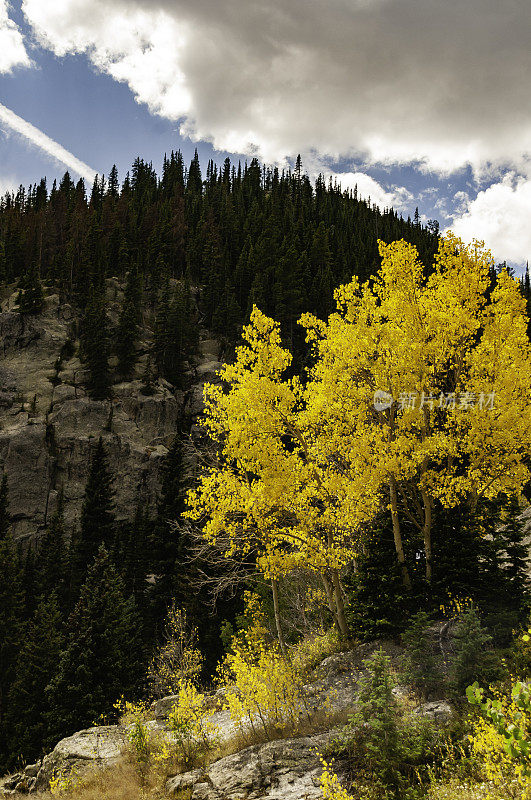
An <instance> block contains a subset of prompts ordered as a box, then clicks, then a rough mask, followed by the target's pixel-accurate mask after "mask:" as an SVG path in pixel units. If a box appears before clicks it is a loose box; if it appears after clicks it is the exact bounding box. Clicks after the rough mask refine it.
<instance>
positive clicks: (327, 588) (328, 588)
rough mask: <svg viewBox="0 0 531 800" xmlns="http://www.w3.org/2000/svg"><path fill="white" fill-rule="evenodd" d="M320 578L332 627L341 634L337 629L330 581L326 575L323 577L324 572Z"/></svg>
mask: <svg viewBox="0 0 531 800" xmlns="http://www.w3.org/2000/svg"><path fill="white" fill-rule="evenodd" d="M321 578H322V580H323V586H324V590H325V594H326V600H327V603H328V608H329V610H330V613H331V614H332V619H333V620H334V625H335V626H336V628H337V630H338V633H341V628H340V627H339V622H338V619H337V612H336V609H335V607H334V590H333V588H332V584H331V583H330V580H329V579H328V575H325V573H324V572H322V573H321Z"/></svg>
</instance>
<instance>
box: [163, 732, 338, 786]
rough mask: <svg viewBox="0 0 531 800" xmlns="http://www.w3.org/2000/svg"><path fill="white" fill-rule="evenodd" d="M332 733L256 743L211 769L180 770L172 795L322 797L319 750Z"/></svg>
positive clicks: (218, 762)
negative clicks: (182, 771)
mask: <svg viewBox="0 0 531 800" xmlns="http://www.w3.org/2000/svg"><path fill="white" fill-rule="evenodd" d="M327 741H328V735H327V734H321V735H319V736H304V737H300V738H297V739H279V740H278V741H274V742H267V743H266V744H263V745H254V746H253V747H247V748H246V749H245V750H241V751H240V752H239V753H235V754H234V755H230V756H225V758H221V759H220V760H219V761H215V762H214V763H213V764H211V765H210V766H209V767H207V768H206V769H203V770H202V769H195V770H192V771H190V772H185V773H183V774H182V775H176V776H175V777H174V778H171V779H170V780H169V781H168V782H167V784H166V791H167V793H168V794H169V795H170V797H175V798H185V797H186V798H187V800H242V798H249V800H250V799H251V798H253V800H317V798H321V797H322V791H321V788H320V783H319V777H320V774H321V765H320V762H319V756H318V752H320V751H322V749H323V748H324V747H325V745H326V743H327Z"/></svg>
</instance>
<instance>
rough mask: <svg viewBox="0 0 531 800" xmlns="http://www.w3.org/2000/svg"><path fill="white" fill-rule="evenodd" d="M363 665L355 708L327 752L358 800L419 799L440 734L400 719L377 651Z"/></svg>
mask: <svg viewBox="0 0 531 800" xmlns="http://www.w3.org/2000/svg"><path fill="white" fill-rule="evenodd" d="M363 666H364V668H365V670H366V672H365V674H364V675H363V677H362V679H361V681H360V694H359V708H358V710H357V711H356V713H355V714H353V715H352V716H351V717H350V720H349V722H348V724H347V725H346V726H345V727H344V728H343V730H342V732H341V733H340V734H339V735H338V736H337V737H336V738H335V739H333V740H332V742H331V744H330V746H329V748H328V750H327V753H328V754H331V755H336V756H342V757H343V758H344V759H345V761H346V764H347V767H348V769H349V773H350V776H351V778H352V779H353V781H354V784H355V787H356V791H357V792H358V795H356V796H359V797H360V798H361V797H363V798H367V800H369V798H371V800H372V798H374V800H376V799H378V800H380V799H381V800H383V798H391V797H393V798H403V799H404V800H406V798H407V800H412V798H415V797H420V796H421V793H422V789H421V783H422V781H423V780H424V778H425V776H426V774H427V770H428V767H429V765H430V764H431V763H433V761H434V760H435V758H436V757H437V751H438V749H439V748H440V744H441V732H440V731H439V730H438V728H437V726H436V725H435V724H434V723H432V722H431V721H429V720H425V719H422V718H419V719H412V718H411V717H409V718H408V717H406V718H402V717H401V716H400V713H399V708H398V704H397V701H396V699H395V697H394V695H393V687H394V677H393V674H392V671H391V662H390V659H389V657H388V656H387V655H386V654H385V652H384V651H383V650H382V649H380V650H377V651H376V652H375V653H374V654H373V655H372V656H371V657H370V658H368V659H366V660H365V661H364V662H363Z"/></svg>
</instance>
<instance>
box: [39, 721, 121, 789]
mask: <svg viewBox="0 0 531 800" xmlns="http://www.w3.org/2000/svg"><path fill="white" fill-rule="evenodd" d="M123 747H124V732H123V729H122V728H120V727H119V726H118V725H106V726H100V727H97V728H87V730H83V731H78V732H77V733H74V735H73V736H68V737H67V738H66V739H61V741H60V742H59V743H58V744H57V745H56V746H55V748H54V749H53V750H52V752H51V753H50V754H49V755H47V756H46V757H45V758H44V759H43V761H42V764H41V766H40V768H39V771H38V773H37V775H36V777H35V783H34V786H33V787H32V788H34V789H46V788H47V787H48V784H49V782H50V779H51V778H52V777H53V776H54V774H61V773H63V774H65V773H69V772H70V771H71V770H74V771H75V772H76V774H78V775H79V776H82V775H83V774H84V773H87V772H89V771H92V770H94V769H106V768H108V767H112V766H113V764H116V763H117V762H118V761H119V760H120V758H121V755H122V750H123Z"/></svg>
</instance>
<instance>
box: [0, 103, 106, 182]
mask: <svg viewBox="0 0 531 800" xmlns="http://www.w3.org/2000/svg"><path fill="white" fill-rule="evenodd" d="M0 126H5V127H7V129H8V130H9V131H13V132H14V133H17V134H19V136H22V137H23V138H24V139H25V140H26V141H27V142H29V143H30V144H32V145H33V146H35V147H38V148H39V149H40V150H43V151H44V152H45V153H46V154H47V155H48V156H50V157H51V158H52V159H53V160H54V161H56V162H58V163H59V164H63V165H64V166H65V167H67V168H68V169H69V170H72V172H75V173H76V174H77V175H80V176H81V177H83V178H85V179H86V180H88V181H93V180H94V176H95V175H96V172H95V171H94V170H93V169H92V167H89V166H88V165H87V164H85V163H84V162H83V161H80V160H79V158H76V156H74V155H72V153H69V152H68V150H65V148H64V147H63V146H62V145H60V144H59V143H58V142H55V141H54V140H53V139H50V137H49V136H46V134H45V133H43V132H42V131H40V130H39V129H38V128H36V127H35V126H34V125H32V124H31V123H29V122H27V121H26V120H25V119H22V117H19V116H18V115H17V114H15V112H14V111H11V110H10V109H9V108H6V106H4V105H2V103H0Z"/></svg>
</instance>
